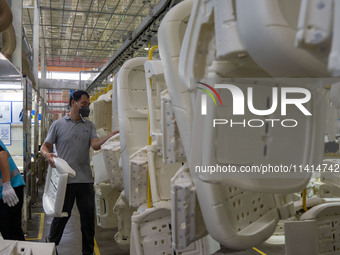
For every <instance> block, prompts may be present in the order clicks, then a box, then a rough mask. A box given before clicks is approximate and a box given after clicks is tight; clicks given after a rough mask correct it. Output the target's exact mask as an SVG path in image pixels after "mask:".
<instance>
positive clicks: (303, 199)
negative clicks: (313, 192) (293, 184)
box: [302, 189, 308, 212]
mask: <svg viewBox="0 0 340 255" xmlns="http://www.w3.org/2000/svg"><path fill="white" fill-rule="evenodd" d="M306 200H307V192H306V189H304V190H303V191H302V208H303V210H304V211H305V212H307V211H308V209H307V201H306Z"/></svg>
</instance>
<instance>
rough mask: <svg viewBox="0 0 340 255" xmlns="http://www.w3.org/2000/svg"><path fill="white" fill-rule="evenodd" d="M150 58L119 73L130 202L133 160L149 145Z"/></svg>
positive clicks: (125, 178)
mask: <svg viewBox="0 0 340 255" xmlns="http://www.w3.org/2000/svg"><path fill="white" fill-rule="evenodd" d="M145 61H147V58H140V57H139V58H133V59H130V60H128V61H126V62H125V63H124V65H123V66H122V67H121V68H120V70H119V73H118V88H117V97H118V119H119V130H120V147H121V161H122V169H123V182H124V189H125V192H126V194H125V195H126V198H127V200H128V201H130V180H131V179H130V165H129V162H130V159H129V157H130V156H131V155H132V154H133V153H135V152H136V151H137V150H138V149H140V148H141V147H143V146H145V145H146V144H147V134H148V130H147V127H148V124H147V121H148V113H147V95H146V93H147V92H146V84H145V72H144V63H145Z"/></svg>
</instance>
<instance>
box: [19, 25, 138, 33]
mask: <svg viewBox="0 0 340 255" xmlns="http://www.w3.org/2000/svg"><path fill="white" fill-rule="evenodd" d="M23 26H31V24H23ZM40 26H41V27H56V28H71V27H72V26H66V25H63V24H58V25H45V24H40ZM74 28H79V29H81V28H83V27H78V26H74ZM88 29H92V28H91V27H88ZM32 30H33V28H32ZM96 30H102V31H115V32H123V33H126V32H131V33H132V32H133V31H134V30H125V29H114V28H105V29H104V28H101V27H97V28H96Z"/></svg>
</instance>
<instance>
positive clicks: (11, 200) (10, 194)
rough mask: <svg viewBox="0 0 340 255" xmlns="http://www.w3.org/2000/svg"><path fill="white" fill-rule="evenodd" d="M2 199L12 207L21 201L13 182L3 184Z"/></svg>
mask: <svg viewBox="0 0 340 255" xmlns="http://www.w3.org/2000/svg"><path fill="white" fill-rule="evenodd" d="M2 200H3V201H4V203H5V204H7V205H8V206H10V207H12V206H15V205H16V204H17V203H18V202H19V198H18V197H17V194H15V191H14V189H13V188H12V185H11V182H5V183H3V184H2Z"/></svg>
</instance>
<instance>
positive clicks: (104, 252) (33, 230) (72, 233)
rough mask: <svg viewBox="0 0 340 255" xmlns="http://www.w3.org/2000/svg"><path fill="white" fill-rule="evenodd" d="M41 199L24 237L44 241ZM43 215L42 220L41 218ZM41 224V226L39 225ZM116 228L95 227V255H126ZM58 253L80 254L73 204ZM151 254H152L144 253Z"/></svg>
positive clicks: (269, 250)
mask: <svg viewBox="0 0 340 255" xmlns="http://www.w3.org/2000/svg"><path fill="white" fill-rule="evenodd" d="M40 201H41V199H38V202H37V203H36V204H35V205H34V206H33V207H32V219H31V222H30V223H29V224H28V226H27V232H26V239H28V241H30V239H33V240H31V241H35V242H45V237H46V236H47V235H48V233H49V227H50V224H51V222H52V217H47V216H45V215H44V214H43V208H42V205H41V202H40ZM42 217H43V220H42ZM41 225H43V226H41ZM116 232H117V228H114V229H104V228H101V227H98V226H97V227H96V234H95V240H96V247H95V255H128V254H129V251H123V250H121V249H120V248H119V247H118V246H117V244H116V242H115V241H114V235H115V234H116ZM57 250H58V253H59V255H79V254H81V234H80V219H79V213H78V210H77V209H76V206H74V209H73V212H72V216H71V218H70V220H69V222H68V223H67V225H66V228H65V231H64V234H63V238H62V240H61V242H60V244H59V246H58V247H57ZM224 254H230V255H259V254H262V255H263V254H268V255H284V254H285V252H284V247H282V246H274V247H273V246H268V245H265V244H263V245H260V246H257V247H256V248H253V249H248V250H246V251H233V250H230V249H228V248H225V247H222V248H221V249H220V250H219V251H218V252H216V253H215V254H214V255H224ZM145 255H152V254H145Z"/></svg>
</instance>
